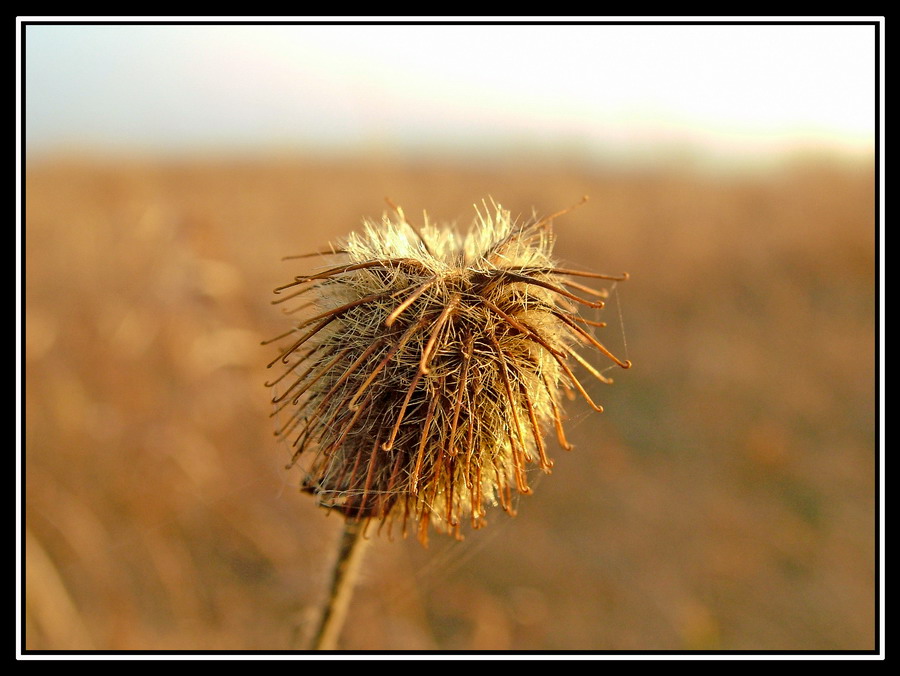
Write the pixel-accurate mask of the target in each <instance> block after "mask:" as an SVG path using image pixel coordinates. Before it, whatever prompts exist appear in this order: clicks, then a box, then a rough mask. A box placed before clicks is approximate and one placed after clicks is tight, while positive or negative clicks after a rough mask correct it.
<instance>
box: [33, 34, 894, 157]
mask: <svg viewBox="0 0 900 676" xmlns="http://www.w3.org/2000/svg"><path fill="white" fill-rule="evenodd" d="M874 40H875V28H874V26H872V25H825V24H816V25H763V26H758V25H756V26H755V25H749V24H743V25H728V26H713V25H691V26H682V25H674V24H670V25H631V26H623V25H588V24H582V25H565V26H561V25H446V24H445V25H390V26H384V25H327V26H326V25H318V26H316V25H275V26H248V25H243V26H241V25H216V26H175V25H163V26H136V25H132V26H117V25H91V26H78V25H70V26H62V25H60V26H54V25H29V26H28V27H27V29H26V45H25V49H24V50H23V53H24V57H25V69H24V75H25V78H24V84H25V104H26V109H25V115H24V118H23V119H24V122H25V129H26V133H25V135H24V138H25V141H26V145H27V149H28V150H29V151H39V152H40V151H52V150H55V149H60V148H62V149H65V148H78V149H94V150H96V151H101V152H102V151H104V150H108V149H113V150H129V149H135V150H140V151H144V152H147V151H158V152H163V153H164V152H171V151H177V152H191V151H195V150H198V149H199V150H203V149H206V150H208V149H218V150H225V151H227V150H231V149H236V150H242V151H247V150H256V149H258V150H260V151H271V150H278V149H283V150H290V149H292V148H300V149H303V148H314V149H317V150H320V151H325V152H327V151H329V150H331V149H339V150H355V149H361V150H367V149H368V150H372V149H375V150H378V151H381V152H385V151H391V152H398V153H407V154H408V153H412V154H415V153H429V152H451V153H466V152H473V153H477V152H482V153H484V152H502V150H503V149H504V148H509V149H524V150H527V151H540V152H548V153H553V152H576V153H577V154H579V155H580V156H582V157H586V158H596V159H599V160H603V159H604V158H607V157H608V158H616V157H626V156H635V157H652V156H653V154H654V153H656V152H667V151H672V150H675V151H679V150H689V151H691V152H697V153H700V154H708V155H710V156H713V157H721V158H725V159H734V160H738V161H739V160H740V159H741V158H745V159H749V160H751V161H752V160H754V159H756V158H759V157H765V156H769V155H772V154H777V153H781V152H784V151H792V150H800V149H804V150H839V151H845V152H851V153H864V152H871V150H872V148H873V147H874V146H873V144H874V117H875V108H874V105H875V96H874V93H875V61H876V55H875V51H874V49H875V43H874Z"/></svg>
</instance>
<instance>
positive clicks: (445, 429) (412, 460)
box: [266, 205, 631, 544]
mask: <svg viewBox="0 0 900 676" xmlns="http://www.w3.org/2000/svg"><path fill="white" fill-rule="evenodd" d="M391 206H392V207H393V213H392V214H390V215H388V214H386V215H385V216H384V217H383V218H382V220H381V222H380V223H376V222H373V221H369V220H366V221H364V224H363V225H364V227H363V231H362V232H361V233H354V234H351V235H350V236H349V237H348V238H347V239H346V240H345V241H344V242H343V243H342V245H341V246H340V247H339V248H334V249H332V250H330V251H328V252H322V253H320V254H312V255H319V256H324V257H327V258H329V259H331V260H329V261H328V262H329V265H327V266H323V268H321V269H320V270H319V271H318V272H310V273H309V274H306V275H301V276H297V277H295V278H294V280H293V281H292V282H290V283H288V284H285V285H284V286H281V287H278V288H277V289H275V293H276V294H279V298H278V299H277V300H275V301H273V303H276V304H280V303H287V304H288V305H293V307H286V309H285V312H286V313H287V314H295V313H299V312H304V313H305V315H304V317H305V318H304V319H302V320H301V321H299V323H297V324H296V325H294V326H293V328H292V329H291V330H290V331H288V332H287V333H285V334H282V335H281V336H278V337H277V338H273V339H272V340H271V341H266V342H267V343H272V342H276V341H281V340H284V341H285V343H286V344H285V346H284V348H283V350H282V351H281V353H280V354H279V355H278V357H276V358H275V359H274V360H273V361H272V362H271V363H270V364H269V367H273V366H275V365H278V366H279V367H280V368H282V369H284V370H283V372H282V373H281V375H280V376H278V377H277V378H275V379H274V380H273V381H272V382H269V383H267V385H269V386H270V387H272V388H273V391H274V396H273V398H272V403H273V404H274V412H273V416H274V417H276V418H277V419H278V420H279V422H280V426H279V428H278V429H277V431H276V432H275V434H276V435H278V436H280V437H284V438H286V439H290V440H291V441H290V443H291V445H292V447H294V449H295V451H294V454H293V458H292V461H291V463H290V465H288V467H291V466H293V465H294V464H295V463H297V462H298V461H299V460H301V458H302V459H303V465H304V467H305V476H304V479H303V481H302V489H303V490H304V491H306V492H308V493H311V494H313V495H315V496H316V498H317V499H318V502H319V504H320V505H322V506H323V507H326V508H328V509H332V510H335V511H338V512H340V513H342V514H343V515H344V516H345V517H346V518H348V519H354V520H365V521H369V520H372V519H375V520H379V521H381V522H382V525H384V524H385V523H387V524H388V525H389V529H390V526H391V524H393V522H394V521H400V522H401V523H402V526H403V533H404V535H405V534H406V532H407V526H408V524H409V523H410V522H412V523H413V524H414V525H417V527H418V534H419V538H420V540H421V541H422V542H423V544H425V543H426V542H427V536H428V529H429V525H430V524H432V525H434V526H435V527H436V528H437V529H439V530H441V531H445V532H451V533H454V534H456V535H457V537H459V528H460V523H461V522H462V520H463V519H469V520H471V523H472V525H473V527H476V528H477V527H480V526H481V525H483V524H484V518H485V514H486V505H488V504H492V505H496V504H499V505H500V506H501V507H502V508H503V509H504V510H505V511H506V512H507V513H509V514H514V509H513V491H514V490H515V491H516V492H518V493H522V494H528V493H530V492H531V489H530V488H529V486H528V476H527V474H528V470H529V466H530V465H537V467H539V468H540V469H541V470H543V471H544V472H546V473H549V472H550V469H551V467H552V466H553V462H552V461H551V459H550V457H549V456H548V454H547V449H546V447H545V445H544V441H543V435H544V431H545V430H546V429H547V428H548V427H551V426H552V427H554V428H555V431H556V436H557V439H558V441H559V444H560V445H561V446H562V447H563V448H564V449H566V450H569V449H571V448H572V447H571V445H570V444H569V442H568V441H567V440H566V437H565V434H564V432H563V425H562V419H563V413H562V408H561V403H560V392H566V393H567V394H571V393H572V391H573V390H577V391H578V392H579V393H580V394H581V395H582V396H583V397H584V399H585V400H586V401H587V402H588V404H589V405H590V406H591V407H593V408H594V409H595V410H597V411H602V408H601V407H600V406H599V405H597V404H595V403H594V402H593V400H592V399H591V397H590V396H589V395H588V393H587V392H586V390H585V389H584V387H583V386H582V384H581V382H579V380H578V378H577V377H576V375H575V373H574V369H573V367H575V366H576V365H580V366H581V367H582V368H583V369H585V370H587V371H588V372H589V373H590V374H591V375H592V376H594V377H596V378H598V379H599V380H601V381H603V382H607V383H609V382H612V381H611V380H610V379H608V378H607V377H605V376H604V375H603V374H602V373H600V372H599V371H597V370H596V369H595V368H594V367H593V366H591V365H590V364H589V363H588V361H587V360H586V359H585V358H584V357H582V356H581V355H580V353H579V352H578V350H579V349H580V348H581V347H583V346H586V347H588V348H593V349H596V350H599V351H600V352H602V353H603V354H604V355H605V356H606V357H607V358H609V359H611V360H612V361H613V362H615V363H616V364H617V365H618V366H620V367H622V368H629V367H630V366H631V363H630V362H628V361H621V360H619V359H618V358H616V357H615V356H614V355H612V354H611V353H610V352H609V351H608V350H607V349H606V348H605V347H604V346H603V345H602V344H601V343H600V342H599V341H598V340H597V339H596V338H595V337H594V335H593V331H592V327H602V326H604V324H603V323H601V322H597V321H592V320H589V319H586V318H583V317H581V316H579V314H578V306H579V305H581V306H586V307H589V308H601V307H602V306H603V300H602V299H603V298H605V297H606V292H605V291H604V290H597V289H593V288H591V287H589V286H585V285H584V284H582V283H580V282H578V281H575V280H573V279H572V278H573V277H590V278H594V279H601V280H615V281H622V280H624V279H627V274H624V275H622V276H618V277H615V276H609V275H601V274H596V273H592V272H582V271H578V270H568V269H563V268H559V267H557V265H556V263H555V262H554V260H553V259H552V257H551V250H552V247H553V235H552V232H551V226H550V224H551V219H552V218H553V216H550V217H547V218H544V219H539V220H538V219H533V220H531V221H529V222H525V223H517V222H515V221H514V220H512V219H511V217H510V212H509V211H507V210H504V209H503V208H501V207H500V206H499V205H492V206H493V213H490V212H489V210H488V207H487V206H485V207H484V209H483V210H478V209H477V208H476V213H477V218H476V220H475V222H474V223H473V225H472V227H471V229H470V231H469V232H468V234H466V235H465V236H462V235H461V234H459V233H458V232H456V231H455V230H454V229H451V228H437V227H434V226H432V225H430V224H429V223H428V222H427V216H426V222H425V224H424V226H423V227H422V228H421V229H417V228H416V227H414V226H413V225H412V224H410V223H409V222H408V221H407V219H406V218H405V216H404V214H403V211H402V209H400V208H399V207H397V206H394V205H391ZM561 213H565V212H561ZM557 215H559V214H554V216H557ZM297 258H299V257H297ZM585 296H587V297H585Z"/></svg>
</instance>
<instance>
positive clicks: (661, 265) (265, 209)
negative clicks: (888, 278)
mask: <svg viewBox="0 0 900 676" xmlns="http://www.w3.org/2000/svg"><path fill="white" fill-rule="evenodd" d="M25 187H26V210H27V211H26V224H25V233H24V234H25V238H24V245H25V246H24V252H23V261H24V265H25V268H24V269H25V280H24V281H25V292H24V293H25V305H24V320H25V345H24V348H25V349H24V358H25V363H24V367H25V368H24V371H25V373H24V375H25V390H24V394H23V402H24V405H25V420H24V425H25V427H24V444H25V449H24V452H25V457H24V477H23V485H24V489H25V510H26V511H25V528H26V533H25V539H24V545H25V552H26V560H25V572H26V578H25V585H24V592H25V594H24V601H25V623H24V638H25V647H26V648H27V649H35V650H71V649H99V650H141V651H145V650H146V651H150V650H160V649H188V650H230V649H236V650H281V649H289V648H291V647H296V646H297V645H298V642H299V641H302V636H303V634H304V632H307V631H308V630H309V627H310V623H311V622H312V621H314V619H315V616H316V613H317V612H318V606H319V603H320V602H321V600H322V598H323V595H324V594H325V585H326V576H327V571H328V567H329V565H330V563H331V558H332V556H333V548H334V546H335V543H336V540H337V537H338V535H339V532H340V526H341V524H340V522H339V519H338V518H336V517H331V518H326V514H325V513H324V512H322V511H321V510H319V509H317V508H316V507H315V506H314V505H313V504H312V501H311V499H310V498H309V497H308V496H305V495H301V494H300V493H299V491H298V490H297V485H298V483H299V475H297V474H295V473H291V472H286V471H285V470H284V465H285V463H286V462H287V460H288V458H289V456H290V451H289V449H288V448H286V447H285V446H284V445H283V444H280V443H279V442H277V441H276V439H275V438H274V437H273V435H272V429H273V427H272V424H271V421H270V419H269V418H268V414H269V412H270V406H269V404H268V397H269V392H268V390H267V389H266V388H264V387H263V382H264V381H265V380H266V378H267V377H268V373H267V372H266V370H265V364H266V363H267V362H268V361H269V360H270V359H271V358H272V356H273V351H272V350H270V349H268V348H263V347H260V345H259V342H260V341H261V340H263V339H265V338H269V337H272V336H275V335H277V334H279V333H281V332H283V331H284V330H285V327H286V324H285V322H286V321H287V319H286V318H285V317H283V316H282V315H281V314H280V312H279V310H278V307H277V306H272V305H270V304H269V302H270V300H271V290H272V288H274V287H275V286H277V285H279V284H281V283H284V282H286V281H288V280H290V279H291V278H292V276H293V275H294V274H297V273H299V272H301V271H304V270H305V269H306V268H305V267H303V264H304V263H305V261H291V262H280V258H281V257H282V256H284V255H288V254H296V253H305V252H308V251H312V250H316V249H318V248H320V247H321V246H322V245H324V244H325V243H327V242H328V241H329V240H333V239H335V238H338V237H341V236H342V235H345V234H347V233H348V232H350V231H351V230H353V229H355V228H357V227H358V224H359V222H360V219H361V218H362V216H364V215H372V216H377V215H379V214H380V213H381V211H382V210H383V209H384V208H385V204H384V198H385V197H386V196H388V197H390V198H391V199H393V200H394V201H395V202H397V203H399V204H401V205H403V207H404V208H405V210H406V212H407V213H408V214H410V215H412V216H415V215H417V214H421V211H422V209H427V210H428V213H429V216H430V217H431V218H433V219H435V220H440V221H453V220H455V221H458V222H459V223H460V224H461V225H467V224H468V223H469V222H470V220H471V218H472V216H473V213H474V212H473V210H472V207H471V205H472V203H473V202H476V201H477V202H480V201H481V199H482V198H486V197H488V196H493V197H494V198H495V199H496V200H497V201H499V202H501V203H502V204H503V205H504V206H506V207H508V208H510V209H511V210H512V211H513V213H520V214H522V215H523V216H527V215H530V213H531V209H532V207H534V208H535V209H536V210H537V212H538V213H539V214H547V213H552V212H554V211H557V210H559V209H561V208H564V207H566V206H568V205H570V204H573V203H575V202H577V201H578V200H579V199H580V197H581V196H582V195H583V194H588V195H590V196H591V201H590V202H588V204H587V205H585V206H583V207H581V208H579V209H577V210H575V211H574V212H572V213H570V214H568V215H566V216H564V217H563V218H560V219H558V220H557V221H556V224H555V230H556V232H557V235H558V247H557V253H558V256H559V257H560V258H561V259H562V260H564V261H565V262H566V263H568V264H570V265H571V266H573V267H576V266H577V267H581V268H584V269H595V270H599V271H604V272H608V273H612V274H617V273H619V272H621V271H623V270H627V271H628V272H629V273H631V280H630V281H628V282H626V283H623V284H619V285H618V286H617V287H616V289H615V293H614V294H613V295H612V297H611V302H610V303H609V306H608V308H607V309H606V310H604V311H603V312H602V318H603V319H605V320H606V321H608V322H609V324H610V327H609V328H608V329H605V330H604V331H603V332H602V334H603V337H604V338H605V340H606V342H607V344H608V345H609V346H610V347H612V348H613V349H614V351H616V352H617V353H618V354H619V355H620V356H622V357H627V358H629V359H631V360H633V361H634V363H635V367H634V368H633V369H632V370H631V371H627V372H621V371H618V372H615V373H613V374H612V375H614V376H615V377H616V384H615V385H613V386H612V387H604V386H602V385H601V384H599V383H591V385H592V387H591V388H590V391H591V393H592V395H594V396H595V397H596V399H597V400H598V401H601V402H602V403H603V404H604V406H605V407H606V412H605V413H603V414H602V415H600V414H594V413H593V412H590V411H589V409H588V408H587V406H585V405H584V404H583V403H582V402H580V401H575V402H572V403H571V404H570V405H569V407H568V414H569V418H570V421H569V428H568V429H569V438H570V440H571V441H572V442H573V443H574V444H575V445H576V448H575V450H573V451H572V452H570V453H566V452H564V451H562V450H559V449H558V448H557V447H556V446H555V443H553V444H552V445H550V446H549V448H551V450H552V455H553V457H554V459H555V461H556V466H555V469H554V472H553V475H552V476H549V477H546V478H544V479H542V480H541V481H539V482H536V484H537V485H536V488H535V494H534V495H533V496H530V497H527V498H523V499H521V500H520V502H519V516H518V517H516V518H515V519H511V518H509V517H507V516H506V515H505V514H503V513H502V511H501V510H500V509H497V510H495V511H494V513H490V514H489V516H488V521H489V525H488V527H487V528H485V529H483V530H481V531H478V532H469V533H467V537H466V539H465V541H463V542H461V543H457V542H454V541H452V540H449V539H447V538H442V537H440V536H433V537H432V542H431V546H430V548H429V549H428V550H423V549H422V548H421V547H420V545H419V544H418V543H417V542H416V541H415V539H410V540H409V541H404V540H401V539H397V540H395V541H393V542H390V541H388V540H387V539H385V538H380V539H378V540H377V541H376V542H375V543H374V545H373V546H372V547H370V550H369V553H368V558H367V560H366V563H365V570H364V573H363V579H362V581H361V586H360V587H359V589H358V590H357V592H356V595H355V597H354V600H353V604H352V606H351V609H350V616H349V620H348V624H347V626H346V630H345V632H344V635H343V640H342V645H343V646H344V647H345V648H347V649H351V650H502V651H507V650H541V651H545V650H657V649H658V650H675V649H688V650H693V649H723V650H739V651H746V650H866V649H873V648H874V645H875V624H874V618H875V585H874V577H873V575H874V566H875V558H874V551H875V550H874V532H875V531H874V510H875V503H874V477H875V448H874V446H875V427H874V414H875V399H874V391H875V388H874V383H875V371H874V357H875V355H874V316H875V311H876V308H875V304H874V276H875V263H874V232H875V226H874V202H873V174H872V170H871V167H870V166H868V165H865V166H863V165H860V166H844V165H839V164H835V163H828V162H824V161H818V162H817V161H812V160H810V161H808V162H806V163H798V164H796V165H793V166H792V167H790V168H786V169H783V170H780V171H778V172H772V173H768V174H759V175H754V176H743V177H738V176H734V175H732V176H726V177H713V176H710V175H695V174H691V173H690V172H684V173H680V172H677V171H674V170H670V171H665V172H658V173H635V172H632V173H625V174H622V173H619V174H617V173H612V172H609V171H606V172H604V171H599V170H592V169H589V168H586V167H581V166H577V165H566V164H564V163H558V164H551V165H544V166H540V165H534V166H529V165H528V163H520V164H518V165H516V166H493V167H491V166H488V167H482V168H478V167H473V166H466V165H464V164H457V165H452V164H450V165H438V164H428V163H421V164H401V163H393V162H379V161H377V160H371V161H363V162H357V163H353V162H349V161H347V162H339V161H335V162H333V163H329V162H325V161H321V160H296V161H294V160H287V159H280V160H269V161H262V160H260V161H257V162H253V161H231V162H226V161H214V160H204V161H200V160H198V161H197V162H186V161H181V162H176V161H171V162H168V163H153V162H149V161H146V162H142V161H137V160H135V161H133V162H126V161H115V162H114V161H108V162H102V161H87V160H84V161H77V160H74V159H71V158H70V159H66V160H57V161H42V162H39V163H32V164H31V165H30V167H29V170H28V173H27V176H26V181H25ZM585 382H587V379H585ZM551 441H552V440H551ZM300 645H301V646H302V642H301V643H300Z"/></svg>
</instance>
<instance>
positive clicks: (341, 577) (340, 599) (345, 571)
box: [313, 519, 368, 650]
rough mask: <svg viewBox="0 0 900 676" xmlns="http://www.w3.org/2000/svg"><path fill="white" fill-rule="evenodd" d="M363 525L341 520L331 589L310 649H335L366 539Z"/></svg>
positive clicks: (359, 522)
mask: <svg viewBox="0 0 900 676" xmlns="http://www.w3.org/2000/svg"><path fill="white" fill-rule="evenodd" d="M365 525H366V523H365V521H354V520H352V519H347V520H346V521H345V522H344V533H343V535H342V536H341V542H340V548H339V549H338V556H337V560H336V561H335V563H334V570H333V572H332V578H331V591H330V593H329V595H328V600H327V601H326V603H325V608H324V611H323V613H322V619H321V621H320V623H319V629H318V631H317V632H316V636H315V639H314V640H313V650H335V649H336V647H337V640H338V637H339V636H340V633H341V629H342V628H343V626H344V619H345V618H346V616H347V606H349V605H350V597H351V596H353V587H354V585H355V584H356V578H357V575H358V573H359V563H360V561H361V560H362V555H363V551H364V550H365V548H366V547H365V544H366V543H367V542H368V540H366V539H365V538H364V537H363V530H365Z"/></svg>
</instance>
